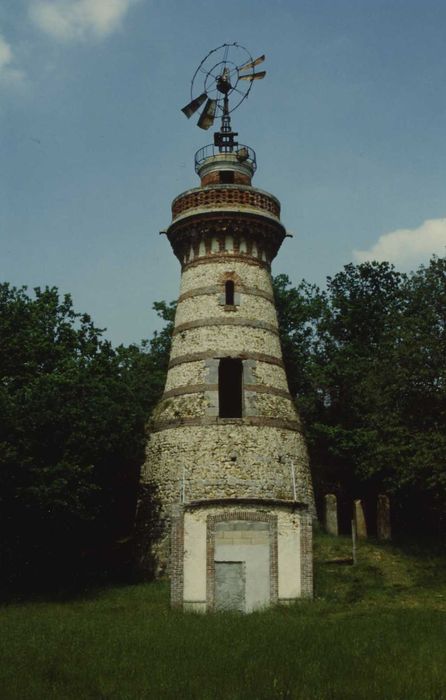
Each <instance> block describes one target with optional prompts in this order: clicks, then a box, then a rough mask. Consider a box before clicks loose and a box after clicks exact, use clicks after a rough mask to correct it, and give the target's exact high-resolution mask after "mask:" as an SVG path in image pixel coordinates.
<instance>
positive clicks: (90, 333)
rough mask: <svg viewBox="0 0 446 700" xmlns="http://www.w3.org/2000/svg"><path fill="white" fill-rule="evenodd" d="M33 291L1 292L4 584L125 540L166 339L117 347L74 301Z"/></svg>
mask: <svg viewBox="0 0 446 700" xmlns="http://www.w3.org/2000/svg"><path fill="white" fill-rule="evenodd" d="M34 292H35V293H34V297H33V298H32V297H30V296H28V294H27V292H26V289H25V288H22V289H16V288H14V287H10V286H9V285H7V284H3V285H0V337H1V338H2V343H1V346H0V415H1V419H2V420H1V424H0V531H1V533H2V535H1V540H0V553H1V557H2V560H3V571H4V574H5V579H6V582H9V583H21V584H23V583H24V582H26V581H28V582H29V583H30V585H31V582H32V585H34V586H35V585H39V582H41V583H42V585H47V584H48V581H50V580H53V581H54V582H55V584H57V583H59V582H60V580H61V579H63V578H64V576H65V577H69V578H71V577H72V576H73V572H77V571H80V570H81V569H82V568H85V567H87V568H88V567H90V568H93V569H95V568H98V567H99V566H100V564H101V562H100V561H99V559H98V552H99V551H101V550H103V549H104V547H107V546H111V545H112V543H113V542H115V541H116V540H117V539H119V538H123V537H125V536H128V535H129V534H130V532H131V530H132V526H133V518H134V508H135V499H136V488H137V483H138V478H139V468H140V465H141V463H142V461H143V457H144V444H145V422H146V420H147V417H148V415H149V413H150V410H151V409H152V407H153V405H154V404H155V402H156V400H157V399H158V397H159V395H160V393H161V391H162V388H163V384H164V379H165V369H166V362H167V358H168V337H169V334H168V331H163V332H162V333H161V334H160V335H159V336H157V337H156V338H154V340H153V341H152V343H146V344H145V345H143V346H141V347H137V346H136V345H131V346H129V347H123V346H120V347H118V348H116V349H113V348H112V347H111V345H110V343H109V342H108V341H106V340H105V339H104V338H103V337H102V331H101V330H100V329H98V328H96V327H95V326H94V325H93V323H92V321H91V319H90V317H89V316H88V315H87V314H79V313H77V312H75V311H74V309H73V305H72V301H71V298H70V296H69V295H65V296H64V297H63V298H60V296H59V294H58V291H57V289H55V288H51V289H49V288H46V289H45V290H41V289H35V290H34ZM159 310H160V312H161V313H162V314H163V317H165V314H168V313H170V311H169V308H168V307H166V308H165V305H163V304H161V305H160V306H159ZM166 353H167V354H166ZM95 558H96V560H97V561H96V562H95V561H94V559H95ZM102 564H103V562H102ZM5 579H4V580H5Z"/></svg>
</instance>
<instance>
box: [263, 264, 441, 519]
mask: <svg viewBox="0 0 446 700" xmlns="http://www.w3.org/2000/svg"><path fill="white" fill-rule="evenodd" d="M275 291H276V299H277V304H278V311H279V324H280V330H281V338H282V345H283V349H284V359H285V363H286V365H287V373H288V377H289V379H290V388H291V391H292V393H293V395H294V397H295V398H296V401H297V404H298V407H299V409H300V411H301V414H302V417H303V419H304V422H305V425H306V432H307V438H308V441H309V445H310V451H311V456H312V462H313V467H314V474H315V481H316V484H317V486H318V490H319V493H320V494H322V493H323V492H327V491H328V490H330V491H335V492H337V493H338V495H341V496H342V495H343V496H344V497H347V496H348V497H349V498H351V497H352V496H359V495H361V496H365V495H367V496H369V497H372V498H374V497H375V496H376V494H377V493H378V492H379V491H384V492H387V493H390V494H392V495H394V496H396V497H397V498H395V504H396V503H397V504H398V507H399V512H397V513H396V515H397V516H398V519H399V521H400V524H401V525H403V524H404V525H405V526H408V525H410V524H412V525H414V524H415V521H417V522H418V523H419V522H420V519H421V521H422V522H423V523H424V525H425V526H427V527H429V528H431V529H438V528H440V529H441V528H444V526H445V524H446V523H445V520H444V513H445V512H446V470H445V469H444V454H445V448H446V363H445V358H446V331H445V322H446V259H444V258H442V259H439V258H433V259H432V261H431V262H430V264H429V266H428V267H421V268H420V269H419V270H417V271H416V272H414V273H412V274H411V275H404V274H401V273H399V272H397V271H395V270H394V268H393V267H392V266H391V265H389V264H388V263H376V262H375V263H365V264H362V265H357V266H355V265H351V264H350V265H347V266H346V267H345V268H344V270H343V271H342V272H340V273H338V274H337V275H335V277H333V278H328V281H327V289H326V291H324V292H321V291H320V290H319V289H317V288H316V287H315V286H310V285H308V284H307V283H305V282H303V283H301V284H300V285H299V286H298V287H297V288H292V287H291V286H290V282H289V280H288V279H287V278H286V277H284V276H279V277H278V278H276V280H275Z"/></svg>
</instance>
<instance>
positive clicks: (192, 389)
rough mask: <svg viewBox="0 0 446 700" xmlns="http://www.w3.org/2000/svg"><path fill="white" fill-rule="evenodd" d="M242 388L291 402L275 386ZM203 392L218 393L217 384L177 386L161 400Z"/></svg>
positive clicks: (285, 392) (254, 385)
mask: <svg viewBox="0 0 446 700" xmlns="http://www.w3.org/2000/svg"><path fill="white" fill-rule="evenodd" d="M243 388H244V390H245V391H254V392H256V393H258V394H274V395H275V396H282V397H283V398H285V399H290V401H291V396H290V393H289V391H287V390H286V389H278V388H277V387H275V386H268V385H266V384H244V385H243ZM204 391H218V384H185V385H184V386H178V387H176V388H175V389H169V390H168V391H165V392H164V394H163V396H162V399H161V400H163V399H170V398H172V396H184V395H185V394H201V393H203V392H204Z"/></svg>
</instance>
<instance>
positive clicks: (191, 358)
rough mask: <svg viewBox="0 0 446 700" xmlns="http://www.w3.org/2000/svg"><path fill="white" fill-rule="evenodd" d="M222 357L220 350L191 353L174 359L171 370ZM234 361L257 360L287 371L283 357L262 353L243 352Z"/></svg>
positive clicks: (170, 366) (170, 364)
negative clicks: (188, 363) (190, 363)
mask: <svg viewBox="0 0 446 700" xmlns="http://www.w3.org/2000/svg"><path fill="white" fill-rule="evenodd" d="M220 357H225V356H224V355H221V356H220V355H219V354H218V350H215V351H213V350H206V351H205V352H190V353H187V354H185V355H179V356H178V357H174V358H172V359H171V360H170V362H169V369H172V367H178V366H179V365H183V364H186V363H187V362H200V361H201V360H216V359H217V360H218V359H220ZM231 357H233V358H234V359H238V360H256V361H257V362H265V364H268V365H276V366H277V367H281V368H282V369H285V365H284V364H283V360H282V358H281V357H275V356H274V355H265V354H264V353H262V352H242V353H237V354H236V355H231Z"/></svg>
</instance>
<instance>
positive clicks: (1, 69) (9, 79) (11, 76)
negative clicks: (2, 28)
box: [0, 34, 24, 85]
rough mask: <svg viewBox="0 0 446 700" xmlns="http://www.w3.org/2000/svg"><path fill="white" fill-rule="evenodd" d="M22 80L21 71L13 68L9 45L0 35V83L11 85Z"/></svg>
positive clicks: (12, 56)
mask: <svg viewBox="0 0 446 700" xmlns="http://www.w3.org/2000/svg"><path fill="white" fill-rule="evenodd" d="M23 78H24V73H23V71H21V70H19V69H18V68H16V66H15V60H14V53H13V51H12V49H11V46H10V44H8V42H7V41H6V39H4V38H3V37H2V35H1V34H0V83H1V84H3V85H12V84H17V83H21V82H22V80H23Z"/></svg>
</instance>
